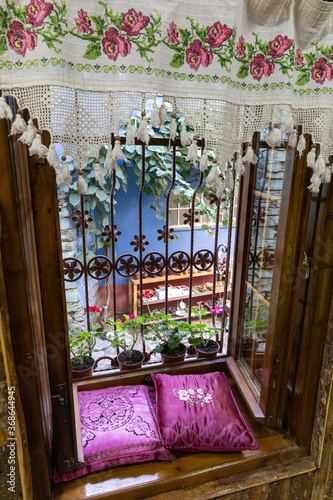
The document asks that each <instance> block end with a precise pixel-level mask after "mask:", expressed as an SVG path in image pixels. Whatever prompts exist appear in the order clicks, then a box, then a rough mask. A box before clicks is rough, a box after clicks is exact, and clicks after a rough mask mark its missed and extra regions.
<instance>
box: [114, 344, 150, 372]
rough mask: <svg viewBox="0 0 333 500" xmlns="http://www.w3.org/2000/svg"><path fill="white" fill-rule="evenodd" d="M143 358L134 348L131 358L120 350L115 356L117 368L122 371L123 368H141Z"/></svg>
mask: <svg viewBox="0 0 333 500" xmlns="http://www.w3.org/2000/svg"><path fill="white" fill-rule="evenodd" d="M143 359H144V355H143V353H142V352H140V351H137V350H136V349H134V350H133V353H132V358H129V357H128V356H127V354H126V352H121V353H120V354H119V355H118V356H117V360H118V364H119V370H120V371H121V372H122V371H125V370H135V369H136V368H141V366H142V363H143Z"/></svg>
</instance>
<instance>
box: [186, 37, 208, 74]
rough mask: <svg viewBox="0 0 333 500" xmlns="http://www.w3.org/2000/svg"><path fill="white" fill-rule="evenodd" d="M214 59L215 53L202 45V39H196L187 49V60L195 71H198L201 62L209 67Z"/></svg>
mask: <svg viewBox="0 0 333 500" xmlns="http://www.w3.org/2000/svg"><path fill="white" fill-rule="evenodd" d="M212 59H213V54H212V53H211V52H209V50H207V49H204V48H203V47H202V41H201V40H194V41H193V42H191V43H190V48H189V49H187V50H186V61H187V63H188V64H189V65H190V66H191V68H193V69H195V71H198V68H199V66H200V64H202V65H203V66H204V67H205V68H207V66H208V65H209V64H210V63H211V62H212Z"/></svg>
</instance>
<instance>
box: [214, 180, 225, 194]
mask: <svg viewBox="0 0 333 500" xmlns="http://www.w3.org/2000/svg"><path fill="white" fill-rule="evenodd" d="M224 190H225V185H224V184H223V182H222V181H221V179H220V178H219V177H218V180H217V182H216V184H215V193H216V197H217V198H222V197H223V191H224Z"/></svg>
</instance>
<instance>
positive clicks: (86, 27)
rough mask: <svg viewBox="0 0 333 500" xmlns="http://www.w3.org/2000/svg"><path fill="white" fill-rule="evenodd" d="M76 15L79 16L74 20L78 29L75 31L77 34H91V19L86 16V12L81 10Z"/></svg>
mask: <svg viewBox="0 0 333 500" xmlns="http://www.w3.org/2000/svg"><path fill="white" fill-rule="evenodd" d="M77 15H78V16H79V18H78V19H75V22H76V24H77V25H78V27H79V29H78V30H77V31H78V33H81V31H82V33H93V32H94V30H93V29H91V28H90V26H91V19H90V17H89V16H88V14H87V12H85V11H84V10H83V9H81V10H79V11H78V13H77Z"/></svg>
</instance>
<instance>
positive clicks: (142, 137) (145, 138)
mask: <svg viewBox="0 0 333 500" xmlns="http://www.w3.org/2000/svg"><path fill="white" fill-rule="evenodd" d="M136 136H137V138H138V139H139V141H142V142H144V143H145V144H147V145H148V144H149V134H148V128H147V116H146V113H145V112H144V111H143V112H142V113H141V120H140V125H139V128H138V130H137V131H136Z"/></svg>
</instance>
